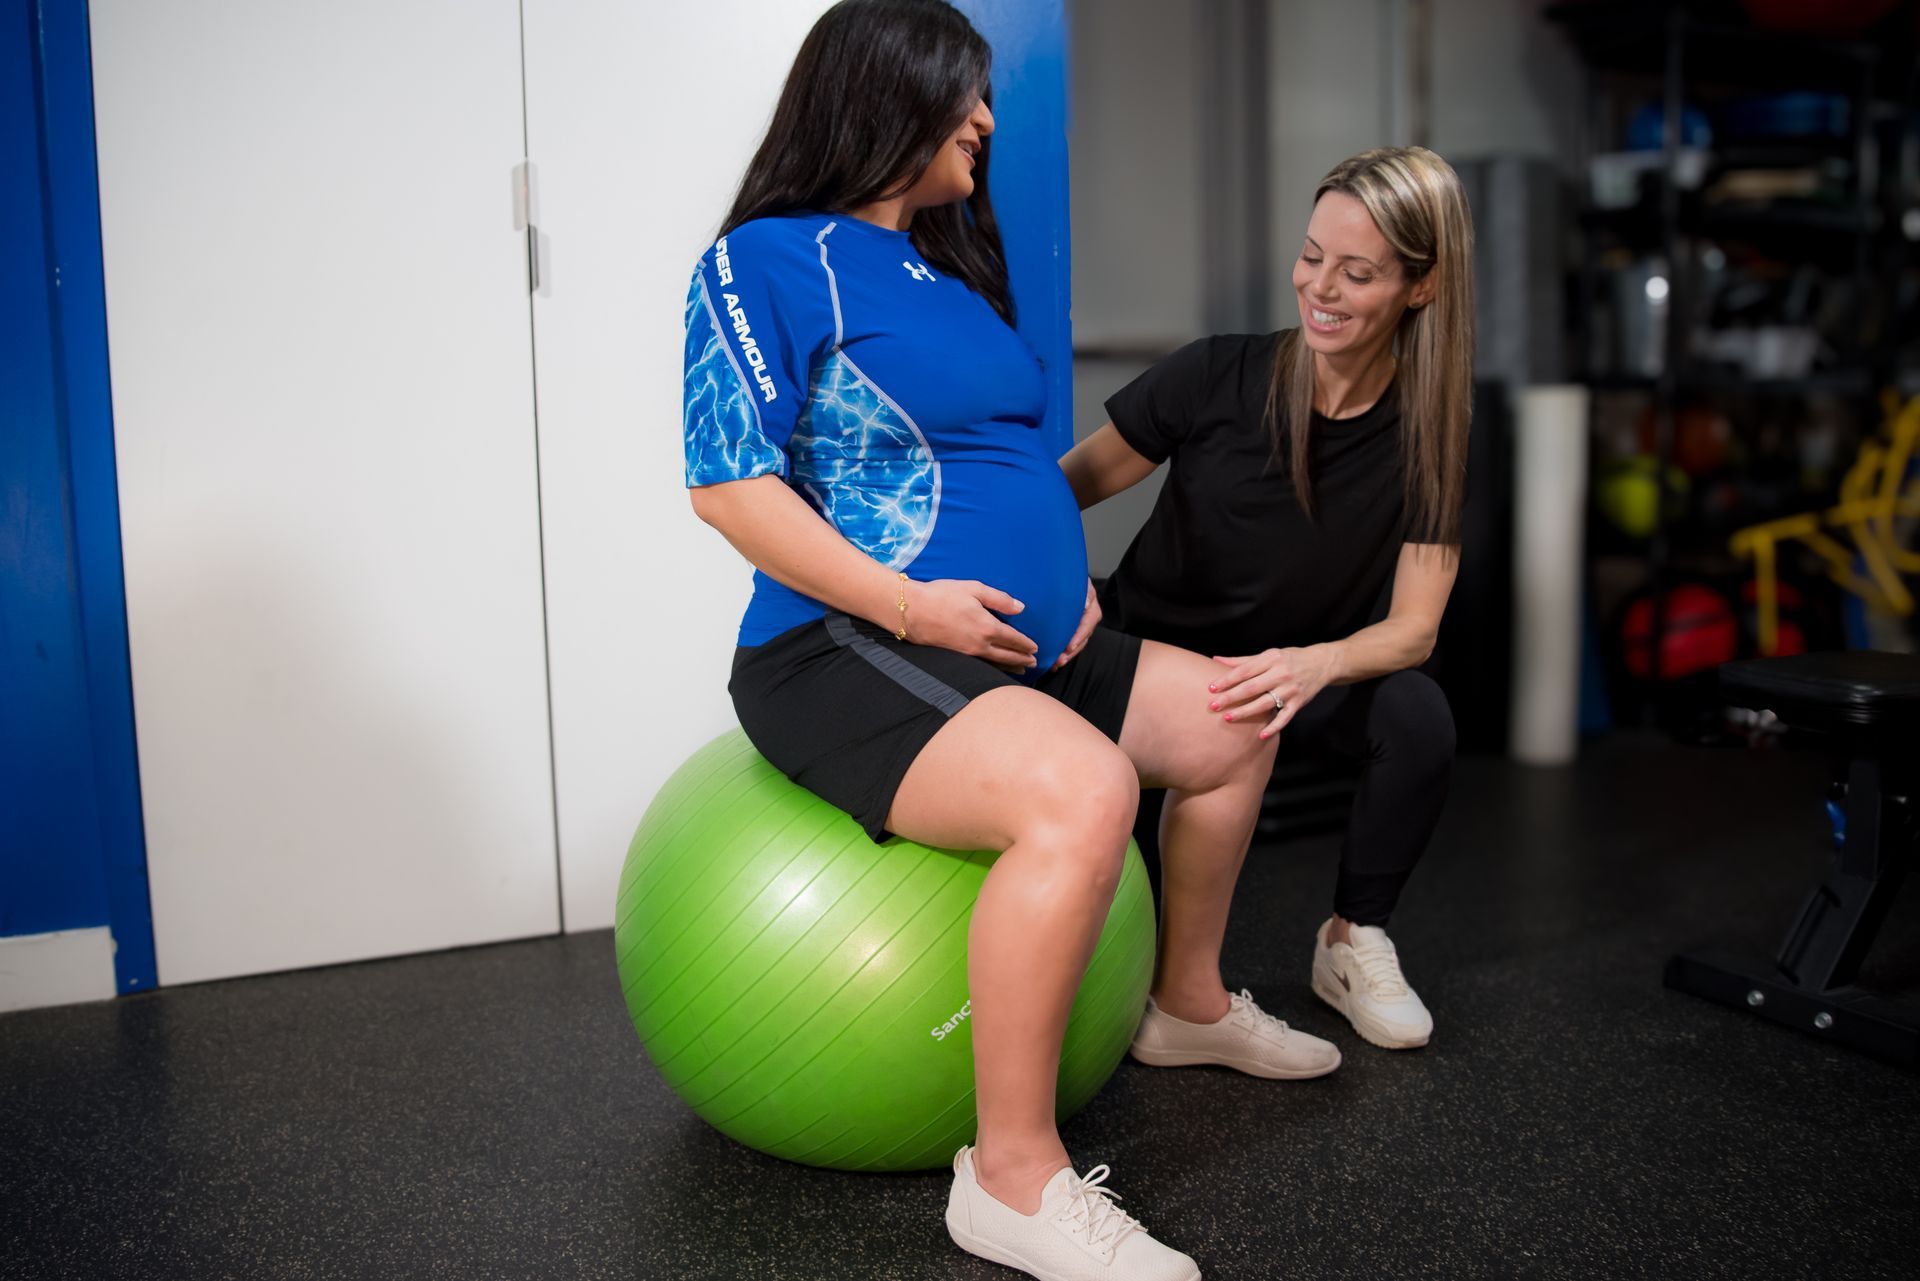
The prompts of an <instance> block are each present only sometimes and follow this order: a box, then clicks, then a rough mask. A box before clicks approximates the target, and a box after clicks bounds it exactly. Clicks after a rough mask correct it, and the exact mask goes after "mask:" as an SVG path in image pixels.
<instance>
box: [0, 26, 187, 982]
mask: <svg viewBox="0 0 1920 1281" xmlns="http://www.w3.org/2000/svg"><path fill="white" fill-rule="evenodd" d="M92 101H93V89H92V79H91V71H90V54H89V50H88V44H87V13H86V6H85V5H84V4H82V3H79V2H78V0H0V164H4V165H5V166H6V168H5V170H4V172H6V173H8V174H11V175H17V176H18V177H20V178H22V179H24V181H9V182H8V183H6V184H5V187H4V195H0V235H4V236H5V240H4V241H0V243H5V244H6V245H8V246H9V251H8V253H7V254H6V255H5V258H4V261H5V264H6V267H5V272H6V274H5V276H4V277H3V278H0V280H4V285H3V287H0V353H3V354H0V709H3V710H0V814H3V815H5V816H6V820H7V821H6V822H5V823H4V824H0V935H14V934H34V933H42V932H46V931H49V930H58V929H77V928H87V927H93V926H99V925H111V926H112V928H113V936H114V940H115V942H116V944H117V947H118V950H117V953H116V957H115V967H116V971H117V975H118V982H119V987H120V990H121V991H130V990H139V989H144V988H148V987H152V986H153V985H154V982H155V973H154V956H153V929H152V919H151V915H150V909H149V906H148V897H147V883H146V854H145V844H144V840H143V837H142V832H141V823H140V802H139V778H138V772H137V765H136V761H135V756H134V734H133V704H132V688H131V683H130V680H129V670H128V659H127V630H126V605H125V596H124V588H123V580H122V574H121V563H120V523H119V505H118V492H117V483H116V479H115V475H114V466H113V423H112V416H111V399H110V391H109V383H108V372H107V347H106V303H105V292H104V286H103V280H102V271H101V254H100V219H99V192H98V181H97V177H96V169H95V157H94V135H93V108H92Z"/></svg>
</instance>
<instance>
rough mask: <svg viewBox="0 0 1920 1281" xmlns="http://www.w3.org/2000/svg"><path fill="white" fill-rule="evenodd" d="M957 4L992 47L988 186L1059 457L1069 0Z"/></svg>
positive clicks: (1065, 306)
mask: <svg viewBox="0 0 1920 1281" xmlns="http://www.w3.org/2000/svg"><path fill="white" fill-rule="evenodd" d="M956 3H957V7H958V8H959V9H960V10H961V11H962V12H963V13H965V14H966V15H967V17H968V18H969V19H971V20H972V22H973V25H974V26H975V28H977V29H978V30H979V32H980V34H981V35H983V36H985V37H986V38H987V43H988V44H990V45H992V46H993V114H994V121H995V127H994V135H993V153H992V154H993V158H992V161H991V163H990V164H989V166H988V170H987V181H988V185H989V190H991V192H992V193H993V212H994V215H995V216H996V217H997V218H998V219H999V221H1000V235H1001V239H1002V240H1003V241H1005V243H1006V250H1007V269H1008V273H1009V275H1010V276H1011V278H1012V284H1013V303H1014V307H1015V309H1016V310H1017V311H1018V312H1019V316H1018V320H1019V325H1018V328H1019V330H1020V336H1021V337H1023V338H1025V339H1026V340H1027V343H1028V345H1029V346H1031V347H1032V348H1033V349H1034V351H1035V352H1037V353H1039V356H1040V359H1041V361H1042V362H1043V363H1044V364H1045V365H1046V367H1047V421H1046V426H1045V431H1046V433H1047V436H1048V439H1049V440H1050V441H1051V442H1052V444H1053V452H1054V454H1055V456H1056V457H1057V456H1059V455H1060V454H1064V453H1066V452H1067V450H1069V449H1071V448H1072V447H1073V317H1072V312H1071V306H1072V301H1073V292H1072V275H1071V267H1072V256H1071V254H1070V253H1069V240H1068V226H1069V224H1068V211H1069V206H1068V203H1067V190H1068V187H1067V18H1066V9H1065V5H1064V3H1063V0H956Z"/></svg>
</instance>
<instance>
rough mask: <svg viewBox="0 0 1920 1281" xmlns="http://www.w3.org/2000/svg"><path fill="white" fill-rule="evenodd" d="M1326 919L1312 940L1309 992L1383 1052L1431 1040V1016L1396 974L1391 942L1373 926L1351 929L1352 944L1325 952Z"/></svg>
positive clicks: (1329, 922)
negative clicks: (1343, 1017) (1310, 988)
mask: <svg viewBox="0 0 1920 1281" xmlns="http://www.w3.org/2000/svg"><path fill="white" fill-rule="evenodd" d="M1332 925H1333V921H1332V919H1331V918H1329V919H1328V920H1327V921H1326V923H1325V924H1323V925H1321V927H1320V930H1319V932H1318V933H1317V934H1315V935H1314V946H1313V991H1314V994H1315V995H1316V996H1318V997H1319V998H1320V999H1321V1000H1323V1001H1325V1002H1326V1003H1327V1004H1328V1005H1331V1006H1332V1007H1333V1008H1334V1009H1336V1010H1338V1011H1340V1012H1341V1013H1342V1014H1344V1015H1346V1016H1347V1021H1348V1022H1349V1023H1351V1024H1353V1030H1354V1031H1356V1032H1358V1033H1359V1034H1360V1035H1361V1036H1363V1037H1365V1038H1366V1039H1367V1040H1369V1041H1371V1042H1372V1043H1373V1044H1375V1045H1377V1046H1379V1047H1380V1048H1381V1049H1383V1050H1411V1049H1414V1048H1416V1047H1418V1046H1422V1045H1425V1044H1426V1043H1427V1041H1428V1039H1429V1038H1431V1037H1432V1036H1433V1015H1431V1014H1429V1013H1427V1007H1426V1006H1425V1005H1423V1004H1421V1001H1420V996H1419V994H1418V993H1417V992H1415V991H1414V990H1413V988H1412V987H1411V986H1409V985H1408V983H1407V978H1406V975H1404V974H1402V973H1401V972H1400V956H1399V954H1398V953H1397V952H1395V951H1394V950H1393V940H1392V939H1390V938H1388V937H1387V932H1386V931H1385V930H1383V929H1381V928H1380V927H1379V926H1377V925H1356V926H1354V927H1353V931H1352V933H1353V942H1352V943H1335V944H1334V945H1333V946H1332V947H1328V946H1327V930H1328V929H1329V928H1330V927H1331V926H1332Z"/></svg>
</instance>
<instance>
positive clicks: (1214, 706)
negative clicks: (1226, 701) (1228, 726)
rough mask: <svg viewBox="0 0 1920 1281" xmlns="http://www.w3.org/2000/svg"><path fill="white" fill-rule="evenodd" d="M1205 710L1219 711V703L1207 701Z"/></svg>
mask: <svg viewBox="0 0 1920 1281" xmlns="http://www.w3.org/2000/svg"><path fill="white" fill-rule="evenodd" d="M1207 710H1208V711H1210V712H1217V711H1219V710H1220V704H1218V703H1208V704H1207Z"/></svg>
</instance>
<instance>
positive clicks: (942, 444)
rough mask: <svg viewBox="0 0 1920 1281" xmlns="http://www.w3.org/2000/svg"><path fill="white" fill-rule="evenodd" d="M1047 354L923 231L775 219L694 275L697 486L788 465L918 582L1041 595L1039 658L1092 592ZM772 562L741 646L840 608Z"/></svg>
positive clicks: (812, 493)
mask: <svg viewBox="0 0 1920 1281" xmlns="http://www.w3.org/2000/svg"><path fill="white" fill-rule="evenodd" d="M1046 404H1047V386H1046V380H1045V378H1044V376H1043V375H1042V372H1041V368H1040V362H1039V361H1038V360H1037V359H1036V358H1035V357H1034V354H1033V352H1032V351H1031V350H1030V349H1029V348H1028V347H1027V345H1026V343H1025V342H1024V341H1022V340H1021V338H1020V337H1019V335H1017V334H1016V333H1014V331H1013V330H1012V329H1011V328H1009V327H1008V326H1007V324H1006V322H1005V321H1003V320H1001V319H1000V316H999V314H998V313H997V312H995V311H994V310H993V308H992V307H991V306H990V305H989V304H988V303H987V301H986V300H985V299H983V298H981V297H980V295H978V294H976V293H975V292H974V291H973V290H971V289H969V288H968V287H967V286H966V285H965V284H964V283H962V282H961V281H959V280H956V279H953V278H951V277H949V276H947V275H946V274H945V273H944V272H941V271H936V270H934V269H932V268H930V267H929V266H927V264H926V263H925V262H924V261H923V260H922V259H921V257H920V254H919V252H918V251H917V250H916V249H915V248H914V247H913V243H912V241H911V240H910V239H909V238H908V236H907V233H906V232H903V231H891V230H888V229H887V228H884V227H876V226H874V225H873V224H872V223H868V222H862V221H860V220H859V219H857V218H852V217H848V216H846V215H843V214H832V215H828V214H815V213H800V214H793V215H787V216H780V217H772V218H757V219H755V220H753V221H752V222H747V223H743V224H741V225H740V226H739V227H737V228H735V229H734V230H733V231H732V232H731V233H729V234H728V235H726V236H724V237H722V238H721V239H720V241H719V242H718V243H716V244H715V245H714V246H713V247H712V248H711V249H709V250H708V251H707V252H706V253H705V254H703V255H702V256H701V258H700V264H699V266H698V267H697V268H696V269H695V271H694V274H693V284H692V287H691V288H690V289H689V291H688V293H687V350H686V405H685V411H686V412H685V426H686V453H687V485H688V487H689V488H692V487H695V486H700V485H715V484H719V483H721V482H723V481H729V480H744V479H746V478H748V477H750V476H762V475H767V474H773V475H778V476H780V477H782V478H784V479H785V480H786V482H787V484H788V485H790V486H792V487H793V488H794V489H795V490H796V491H798V492H799V493H800V494H801V495H802V496H804V497H805V498H806V500H807V502H808V503H809V504H811V505H812V507H813V508H814V510H815V511H817V512H819V513H820V514H821V515H822V516H824V517H825V518H826V519H827V520H828V521H829V522H830V523H831V524H832V525H833V526H834V528H835V529H837V530H839V531H840V533H841V535H842V536H843V537H845V538H846V539H847V541H848V542H850V543H852V544H853V545H854V546H855V547H858V548H859V549H860V550H861V551H863V552H865V553H867V554H868V555H869V556H871V557H873V558H874V559H875V560H877V561H879V562H880V563H882V564H883V565H885V566H887V567H888V568H889V569H893V570H905V571H907V572H908V573H909V574H911V575H912V576H913V577H914V578H915V579H916V580H919V581H922V582H924V581H929V580H932V579H936V578H971V579H977V580H979V581H980V582H983V583H985V584H987V585H988V586H990V587H997V588H999V589H1000V590H1001V591H1004V592H1007V593H1009V594H1010V595H1012V596H1013V597H1014V598H1015V599H1017V600H1019V601H1020V602H1021V603H1023V604H1024V605H1025V606H1026V609H1025V610H1024V611H1023V612H1022V613H1020V614H1017V615H1014V616H1013V617H1011V618H1010V619H1009V620H1008V621H1009V622H1011V623H1012V625H1013V626H1014V627H1016V628H1017V629H1019V630H1020V631H1021V632H1023V633H1025V634H1026V635H1027V636H1029V637H1031V638H1032V639H1033V641H1034V643H1035V644H1036V645H1038V646H1039V654H1038V658H1039V660H1040V661H1039V665H1038V666H1037V667H1036V668H1035V669H1034V672H1035V673H1036V674H1038V673H1043V672H1045V671H1046V670H1047V668H1048V667H1050V666H1051V665H1052V663H1053V660H1054V659H1055V658H1056V657H1057V656H1058V655H1059V653H1060V651H1061V650H1062V649H1064V648H1066V644H1067V642H1068V641H1069V640H1070V639H1072V637H1073V629H1074V627H1075V626H1076V625H1077V624H1078V623H1079V621H1080V614H1081V611H1082V609H1083V608H1084V607H1085V604H1086V591H1087V550H1086V541H1085V536H1084V535H1083V533H1082V531H1081V525H1080V509H1079V506H1078V505H1077V504H1076V503H1075V501H1074V497H1073V491H1072V489H1071V488H1069V486H1068V485H1067V480H1066V476H1065V475H1064V474H1063V473H1062V472H1061V471H1060V466H1059V463H1058V462H1057V461H1056V460H1055V459H1054V457H1053V456H1052V454H1051V452H1050V451H1049V450H1048V449H1047V447H1046V443H1045V441H1044V439H1043V438H1042V433H1041V431H1040V421H1041V417H1042V415H1043V414H1044V413H1045V411H1046ZM826 612H827V607H826V606H825V605H823V604H821V603H820V602H819V601H817V600H814V599H813V598H812V597H810V596H804V595H802V594H800V593H799V592H796V591H794V590H793V589H792V588H790V587H786V586H783V585H782V584H780V583H778V582H775V581H774V580H773V579H771V578H769V577H768V576H767V575H765V574H763V573H760V572H759V571H757V570H756V571H755V572H754V576H753V599H752V600H751V601H750V602H749V603H748V605H747V611H746V616H745V617H744V618H743V619H742V620H741V623H740V644H741V645H747V646H751V645H759V644H761V643H763V642H765V641H768V640H771V639H773V638H774V637H775V636H778V635H779V634H780V633H782V632H784V631H787V630H789V629H790V628H793V627H797V626H799V625H800V624H802V623H807V622H811V621H813V620H814V619H817V618H819V617H821V616H822V615H824V614H825V613H826Z"/></svg>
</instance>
